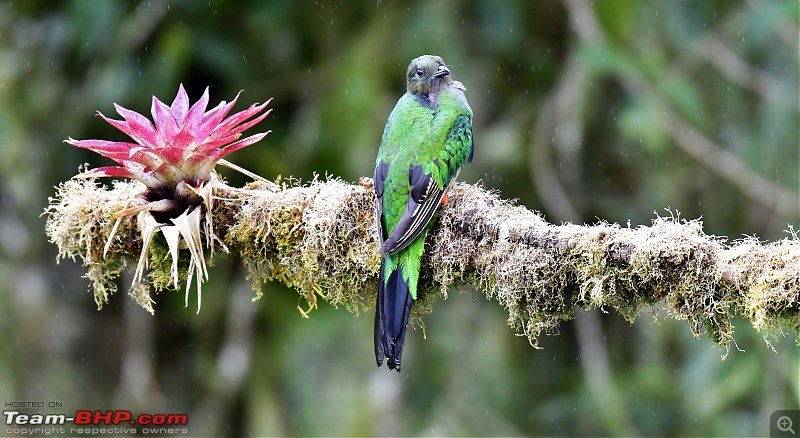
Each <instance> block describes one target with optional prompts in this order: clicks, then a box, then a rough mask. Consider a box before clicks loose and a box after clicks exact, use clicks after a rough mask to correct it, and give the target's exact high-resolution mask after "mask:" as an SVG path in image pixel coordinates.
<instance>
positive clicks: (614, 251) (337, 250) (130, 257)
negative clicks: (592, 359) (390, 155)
mask: <svg viewBox="0 0 800 438" xmlns="http://www.w3.org/2000/svg"><path fill="white" fill-rule="evenodd" d="M135 184H137V183H120V182H118V183H116V184H115V185H114V186H113V188H108V187H104V186H98V185H97V184H96V183H95V182H94V181H92V180H88V181H80V180H71V181H69V182H67V183H64V184H62V185H61V186H59V188H58V193H57V196H56V197H55V198H52V199H51V205H50V206H49V208H48V209H47V214H48V223H47V233H48V235H49V236H50V239H51V241H52V242H53V243H55V244H57V245H58V247H59V257H60V258H65V257H70V258H72V259H75V258H76V257H79V258H81V260H82V261H83V264H84V265H85V266H86V267H87V268H88V273H87V276H88V277H89V278H90V279H91V281H92V287H93V288H94V291H95V300H96V301H97V303H98V306H101V305H102V304H103V303H104V302H107V300H108V295H109V294H110V293H112V292H113V291H114V290H115V287H114V286H113V280H114V279H115V277H116V276H118V275H119V273H120V272H121V271H122V270H123V269H125V268H130V267H131V266H135V260H136V258H137V254H138V251H139V250H140V248H141V242H137V239H140V237H139V234H138V233H135V232H132V231H131V229H132V228H133V227H135V226H136V224H135V221H134V220H126V221H124V222H123V223H122V224H121V226H120V230H118V232H117V233H116V235H115V237H114V239H115V241H114V242H112V244H111V245H110V247H109V251H108V253H107V254H106V255H105V256H103V247H104V245H105V244H106V238H107V236H108V235H109V232H110V229H111V226H112V224H113V222H114V218H113V217H112V216H111V215H112V214H113V213H114V212H115V211H116V210H117V209H120V208H122V206H123V204H124V202H125V199H128V198H129V197H130V196H131V193H132V192H134V191H135V190H136V188H135ZM215 197H216V201H215V204H214V205H215V208H214V212H213V214H214V220H215V223H216V228H215V233H216V234H217V235H218V236H219V237H220V239H221V240H222V242H223V243H224V244H225V245H226V246H227V248H228V249H229V251H230V252H231V253H232V254H236V255H238V256H239V257H240V258H241V259H242V261H243V263H244V265H245V266H246V267H247V268H248V270H249V272H250V276H251V279H252V280H253V282H254V284H255V286H256V289H257V290H258V291H259V292H258V295H257V296H260V293H261V292H260V289H261V285H262V284H263V283H264V282H267V281H272V280H278V281H281V282H283V283H285V284H287V285H289V286H292V287H294V288H296V289H297V291H298V292H299V293H300V295H301V296H302V297H304V298H305V300H306V301H307V303H308V310H310V309H312V308H313V307H315V306H316V305H317V300H318V299H319V298H322V299H324V300H326V301H328V302H329V303H331V304H332V305H334V306H339V305H343V306H345V307H346V308H348V309H349V310H351V311H354V312H358V311H360V310H364V309H368V308H370V307H372V306H373V305H374V304H373V302H374V293H375V290H376V281H377V280H376V279H377V272H378V269H379V266H380V256H379V253H378V249H379V245H378V240H377V235H376V227H375V218H374V211H373V203H374V194H373V192H372V190H371V189H369V188H365V187H363V186H362V185H351V184H347V183H345V182H343V181H341V180H338V179H329V180H327V181H318V180H314V181H313V182H311V183H309V184H305V185H301V184H285V183H284V184H281V185H277V186H276V185H272V184H270V185H265V184H264V183H253V184H251V186H249V187H246V190H237V191H228V190H225V189H218V190H217V191H216V192H215ZM448 199H449V201H448V203H447V204H445V205H443V206H442V207H441V209H440V212H439V214H438V216H437V219H436V222H435V225H434V228H433V231H432V232H431V233H430V234H429V235H428V239H427V244H426V253H425V258H424V260H423V270H422V273H421V277H420V286H421V294H420V300H419V301H420V302H419V303H418V305H416V306H415V310H416V312H417V315H416V316H419V314H421V313H426V312H429V311H430V310H431V306H432V304H433V302H434V301H435V300H436V299H438V298H440V297H446V296H447V292H448V291H449V290H453V289H455V288H456V287H458V286H461V285H464V284H469V285H473V286H475V287H476V288H478V289H480V290H482V291H484V292H485V293H486V295H487V297H488V298H489V299H493V300H496V301H497V302H499V303H500V304H501V305H502V306H503V307H504V308H505V309H506V310H507V311H508V314H509V317H508V322H509V324H510V325H511V326H512V327H514V328H515V329H517V330H518V331H520V332H522V333H524V334H525V335H526V336H527V337H528V338H529V339H530V341H531V343H532V344H533V345H534V346H535V345H536V341H537V339H538V336H540V335H541V334H544V333H554V332H557V330H558V325H559V323H560V322H561V321H565V320H569V319H571V318H572V317H573V314H574V311H575V309H576V308H584V309H588V308H592V307H598V308H601V309H603V310H606V311H607V310H610V309H614V310H616V311H618V312H620V313H621V314H623V315H624V316H625V317H626V318H628V319H630V320H632V319H633V318H635V317H636V316H637V315H638V314H639V313H641V312H642V311H647V310H650V309H652V307H653V306H654V305H656V304H657V303H659V302H663V303H664V305H665V307H666V308H667V309H668V311H669V313H670V314H671V315H672V316H673V317H675V318H678V319H683V320H686V321H687V322H688V323H689V327H690V329H691V331H692V333H693V334H694V335H695V336H696V337H699V336H700V335H701V334H703V333H705V334H707V335H708V336H709V338H711V339H712V340H713V341H714V342H715V343H717V344H718V345H720V346H725V345H728V343H729V341H731V340H732V339H733V338H732V334H733V326H732V324H731V320H732V318H733V317H735V316H737V315H741V316H743V317H744V318H746V319H748V320H750V321H751V322H752V324H753V326H754V327H755V329H756V330H758V331H760V332H766V333H773V334H774V333H785V331H786V330H788V331H790V332H793V333H795V335H796V336H797V335H798V333H800V240H799V239H798V237H797V235H796V234H795V233H794V232H793V231H792V230H790V234H789V236H788V237H786V238H784V239H782V240H779V241H776V242H772V243H761V242H759V241H758V240H757V239H755V238H747V239H743V240H739V241H736V242H732V243H729V242H726V241H725V239H722V238H719V237H714V236H709V235H707V234H705V233H704V232H703V229H702V222H701V221H699V220H689V221H687V220H682V219H680V217H679V216H677V215H673V214H670V215H669V216H667V217H657V218H655V219H654V220H653V222H652V224H651V225H650V226H639V227H630V226H620V225H618V224H609V223H599V224H595V225H575V224H563V225H553V224H549V223H547V222H546V221H545V220H544V219H543V218H542V217H541V216H540V215H539V214H538V213H535V212H533V211H530V210H528V209H526V208H524V207H521V206H518V205H515V204H514V203H513V202H511V201H507V200H503V199H501V198H500V197H499V196H498V194H497V193H494V192H491V191H487V190H485V189H483V188H482V187H479V186H474V185H468V184H463V183H460V184H457V185H456V186H455V187H454V188H453V189H452V190H451V192H450V194H449V195H448ZM218 244H219V243H218ZM153 245H155V246H157V245H164V243H160V242H158V241H156V242H154V244H153ZM153 253H154V254H159V253H160V254H163V253H164V251H153ZM168 265H169V264H168V263H160V264H159V263H157V261H156V260H153V263H151V268H152V269H153V272H151V274H150V278H151V281H152V280H157V279H158V278H165V276H166V278H169V272H160V271H162V270H163V271H168V270H169V266H168ZM181 269H183V270H184V272H185V269H186V266H184V267H182V268H181ZM152 282H153V285H154V286H155V288H156V290H159V289H161V288H164V289H169V288H170V285H169V283H170V282H169V281H152ZM135 296H136V297H137V298H138V301H139V302H140V303H142V304H145V305H146V304H148V303H149V301H148V300H149V295H146V296H144V297H143V295H142V291H135ZM301 312H303V314H304V315H305V314H306V313H307V310H303V309H301ZM798 340H800V337H798Z"/></svg>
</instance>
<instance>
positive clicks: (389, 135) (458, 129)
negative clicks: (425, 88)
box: [378, 88, 472, 234]
mask: <svg viewBox="0 0 800 438" xmlns="http://www.w3.org/2000/svg"><path fill="white" fill-rule="evenodd" d="M421 99H422V98H420V97H417V96H414V95H413V94H409V93H406V94H405V95H403V97H401V98H400V100H399V101H398V102H397V105H396V106H395V108H394V110H393V111H392V113H391V114H390V115H389V120H388V121H387V123H386V128H385V130H384V133H383V138H382V141H381V147H380V150H379V152H378V161H383V162H385V163H388V165H389V168H388V173H387V176H386V180H385V182H384V187H385V189H384V194H383V216H384V217H383V229H384V232H386V233H387V234H388V233H389V232H391V230H392V229H394V227H395V226H396V225H397V222H398V221H399V220H400V217H401V216H402V214H403V211H404V209H405V206H406V203H407V202H408V196H409V190H410V183H409V175H408V171H409V166H416V165H421V166H423V169H424V170H425V173H426V174H429V175H433V177H434V180H435V181H436V183H437V184H438V185H439V186H440V187H442V188H444V187H445V186H446V185H447V184H449V182H450V179H451V178H452V176H453V175H454V174H455V172H456V170H457V169H458V168H460V167H462V166H463V165H464V164H465V163H466V162H467V159H468V157H469V155H470V154H471V151H472V136H471V130H470V129H469V127H470V125H469V119H470V118H471V117H472V110H471V109H470V107H469V105H468V104H467V102H466V99H465V98H464V94H463V93H462V92H461V91H460V90H457V89H450V88H448V89H445V90H443V91H442V92H441V93H439V95H438V96H437V99H436V105H434V106H433V107H428V106H426V105H423V104H421V103H420V100H421Z"/></svg>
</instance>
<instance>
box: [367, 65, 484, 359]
mask: <svg viewBox="0 0 800 438" xmlns="http://www.w3.org/2000/svg"><path fill="white" fill-rule="evenodd" d="M406 90H407V91H406V94H404V95H403V96H402V97H401V98H400V100H398V101H397V105H395V107H394V110H392V113H391V114H389V120H387V122H386V128H384V130H383V137H382V138H381V147H380V149H379V150H378V159H377V160H376V163H375V178H374V188H375V194H376V195H377V196H376V200H375V215H376V220H377V224H378V233H379V236H380V241H381V254H382V258H381V270H380V275H379V279H378V297H377V305H376V307H375V358H376V360H377V362H378V366H381V365H383V360H384V359H387V362H386V364H387V366H388V367H389V369H396V370H397V371H398V372H399V371H400V357H401V355H402V353H403V343H404V341H405V336H406V327H407V325H408V317H409V314H410V313H411V305H412V304H413V301H414V300H416V299H417V282H418V280H419V272H420V265H421V263H422V253H423V250H424V247H425V236H426V234H427V233H428V230H430V228H431V223H432V221H431V219H433V217H434V215H435V214H436V209H437V208H438V207H439V204H440V203H441V202H442V201H443V199H444V200H446V199H447V198H446V197H445V195H446V194H447V190H448V189H449V188H450V186H452V185H453V183H454V182H455V180H456V177H457V176H458V173H459V171H460V170H461V167H462V166H464V164H465V163H469V162H470V161H472V109H471V108H470V107H469V104H468V103H467V99H466V97H464V91H466V89H465V88H464V86H463V85H462V84H461V82H458V81H455V80H453V78H452V76H451V74H450V70H449V69H448V68H447V66H446V65H445V63H444V61H443V60H442V58H440V57H438V56H432V55H423V56H420V57H419V58H416V59H414V60H413V61H411V64H410V65H409V66H408V71H407V72H406Z"/></svg>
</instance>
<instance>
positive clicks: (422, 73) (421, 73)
mask: <svg viewBox="0 0 800 438" xmlns="http://www.w3.org/2000/svg"><path fill="white" fill-rule="evenodd" d="M424 74H425V70H423V69H421V68H418V69H417V76H419V77H422V75H424Z"/></svg>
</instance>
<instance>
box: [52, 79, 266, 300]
mask: <svg viewBox="0 0 800 438" xmlns="http://www.w3.org/2000/svg"><path fill="white" fill-rule="evenodd" d="M238 98H239V95H238V94H237V95H236V97H235V98H234V99H233V101H231V102H230V103H226V102H224V101H223V102H221V103H220V104H219V105H217V106H216V107H214V108H213V109H211V110H209V111H206V106H207V105H208V88H206V90H205V92H204V93H203V96H202V97H201V98H200V100H198V101H197V102H196V103H195V104H194V105H192V106H191V108H190V107H189V98H188V97H187V96H186V90H184V89H183V85H181V86H180V87H179V88H178V95H177V96H175V100H174V101H173V102H172V105H170V106H167V105H166V104H165V103H163V102H161V101H160V100H158V99H157V98H156V97H155V96H153V105H152V109H151V113H152V115H153V121H154V122H155V125H154V124H153V123H151V122H150V120H148V119H147V118H146V117H145V116H143V115H141V114H139V113H137V112H135V111H131V110H128V109H125V108H123V107H121V106H119V105H117V104H114V107H115V108H116V109H117V113H119V115H121V116H122V117H123V118H124V120H114V119H110V118H108V117H106V116H104V115H103V114H102V113H100V112H98V114H99V115H100V117H102V118H103V119H104V120H105V121H106V122H108V123H110V124H111V125H112V126H114V127H115V128H117V129H119V130H120V131H122V132H124V133H125V134H127V135H128V136H129V137H130V138H132V139H133V141H134V142H135V143H131V142H119V141H108V140H74V139H72V138H70V139H68V140H66V142H67V143H69V144H71V145H73V146H77V147H79V148H85V149H89V150H92V151H95V152H97V153H98V154H100V155H103V156H104V157H108V158H111V159H112V160H114V161H116V162H117V163H119V164H120V165H119V166H105V167H100V168H97V169H92V170H89V171H87V172H84V173H82V174H80V175H77V177H79V178H94V177H100V176H118V177H125V178H131V179H135V180H137V181H140V182H141V183H143V184H144V185H145V190H144V191H143V192H141V193H140V194H138V195H136V196H134V197H132V198H131V199H129V200H128V202H127V203H126V208H123V209H122V210H120V211H118V212H116V213H115V214H114V216H116V217H117V222H116V223H115V224H114V227H113V228H112V230H111V234H110V235H109V236H108V240H107V242H106V247H105V249H104V254H105V253H106V252H107V251H108V250H109V248H110V247H111V245H112V244H113V242H114V236H115V233H116V230H117V227H118V226H119V225H120V222H121V219H122V218H123V217H126V216H131V215H134V214H136V215H137V223H138V228H139V233H140V234H141V238H142V252H141V254H140V256H139V263H138V265H137V266H136V271H135V273H134V276H133V285H132V288H135V287H136V286H137V285H142V284H143V282H144V272H145V270H146V269H147V266H148V260H149V258H148V256H147V255H148V251H149V249H150V246H151V245H152V242H153V237H154V236H155V235H156V233H158V232H160V233H162V234H163V235H164V238H165V240H166V243H167V247H168V250H169V254H170V256H171V257H172V269H171V271H170V278H171V280H172V281H173V284H174V286H175V288H176V289H177V288H178V281H179V277H180V276H179V273H178V260H179V252H180V251H181V250H182V249H183V248H186V249H188V251H189V253H190V259H189V266H188V280H187V283H186V303H187V305H188V302H189V286H190V285H191V282H192V277H193V276H195V275H196V278H197V306H198V307H197V310H198V312H199V311H200V301H201V300H200V297H201V294H200V287H201V284H202V283H203V281H205V280H207V279H208V270H207V267H206V260H205V253H204V250H203V246H204V245H203V243H205V246H206V247H207V248H210V249H211V252H212V253H213V251H214V242H215V241H219V239H218V238H217V237H216V236H214V226H213V216H212V211H213V200H214V190H218V189H227V190H235V189H233V188H232V187H230V186H228V185H227V184H225V183H224V182H222V181H221V180H220V179H219V178H218V176H217V174H216V172H215V171H214V166H215V165H216V164H217V163H220V162H221V164H225V165H226V166H228V167H231V168H234V169H236V170H239V171H240V172H243V173H245V174H246V175H250V176H253V177H255V178H261V177H259V176H258V175H255V174H253V173H250V172H248V171H246V170H244V169H242V168H240V167H238V166H235V165H234V164H232V163H228V162H226V161H222V159H223V158H224V157H225V156H227V155H228V154H230V153H231V152H233V151H236V150H239V149H241V148H243V147H246V146H250V145H252V144H253V143H255V142H257V141H259V140H261V139H262V138H264V136H265V135H267V134H269V131H267V132H262V133H259V134H255V135H251V136H250V137H247V138H244V139H241V138H240V137H241V136H242V132H243V131H245V130H246V129H248V128H250V127H252V126H253V125H255V124H256V123H258V122H260V121H262V120H263V119H264V118H265V117H266V116H267V115H268V114H269V113H270V111H272V110H268V111H266V112H263V111H264V108H266V106H267V105H268V104H269V102H270V101H269V100H268V101H267V102H265V103H263V104H260V105H259V104H253V105H251V106H250V108H247V109H246V110H244V111H240V112H238V113H236V114H234V115H232V116H230V117H227V118H226V117H225V116H227V115H228V113H229V112H230V110H231V108H232V107H233V105H234V104H236V100H237V99H238ZM259 114H260V115H259ZM253 117H255V118H253ZM220 243H221V241H220ZM222 248H223V249H225V250H227V249H226V248H225V247H224V245H222ZM137 290H140V291H141V290H143V289H142V288H138V289H137ZM140 302H142V303H144V304H143V305H144V306H145V307H146V308H147V309H148V310H150V311H151V312H152V311H153V310H152V306H151V300H150V298H149V295H147V296H146V298H142V299H141V300H140Z"/></svg>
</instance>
